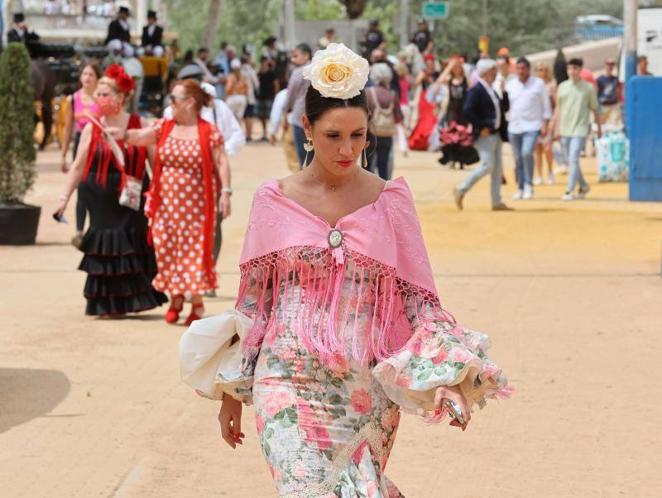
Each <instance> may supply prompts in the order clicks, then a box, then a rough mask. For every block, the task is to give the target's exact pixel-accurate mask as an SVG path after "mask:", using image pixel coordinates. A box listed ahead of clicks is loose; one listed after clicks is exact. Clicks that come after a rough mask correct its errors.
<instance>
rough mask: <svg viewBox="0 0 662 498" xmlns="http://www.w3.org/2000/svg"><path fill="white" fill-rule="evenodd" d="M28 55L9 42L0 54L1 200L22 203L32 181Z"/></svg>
mask: <svg viewBox="0 0 662 498" xmlns="http://www.w3.org/2000/svg"><path fill="white" fill-rule="evenodd" d="M33 132H34V91H33V89H32V78H31V67H30V56H29V54H28V51H27V49H26V48H25V46H24V45H23V44H22V43H10V44H9V45H7V48H5V50H4V51H3V52H2V55H1V56H0V203H5V204H8V203H16V202H22V201H23V198H24V197H25V194H26V193H27V192H28V191H29V190H30V188H32V185H33V184H34V180H35V168H34V161H35V158H36V153H35V148H34V138H33Z"/></svg>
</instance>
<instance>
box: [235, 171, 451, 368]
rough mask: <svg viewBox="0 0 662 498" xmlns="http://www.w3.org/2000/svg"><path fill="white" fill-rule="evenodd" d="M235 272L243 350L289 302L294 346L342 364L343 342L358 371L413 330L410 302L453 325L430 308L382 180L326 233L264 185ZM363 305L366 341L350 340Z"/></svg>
mask: <svg viewBox="0 0 662 498" xmlns="http://www.w3.org/2000/svg"><path fill="white" fill-rule="evenodd" d="M332 230H339V231H340V233H341V234H342V241H341V243H340V245H338V246H337V247H334V245H336V244H333V243H332V239H331V238H330V237H329V234H330V232H331V231H332ZM336 242H337V241H336ZM240 269H241V277H242V278H241V285H240V289H239V296H238V299H237V306H238V307H242V311H243V312H245V313H247V314H249V315H251V316H252V317H253V318H255V319H256V320H255V325H254V326H253V328H252V330H251V331H250V332H249V334H248V336H247V338H246V341H245V342H244V344H243V347H244V348H248V349H246V350H245V351H246V352H247V351H248V350H250V348H255V347H259V345H260V344H261V342H262V339H263V337H264V333H265V330H266V329H267V328H268V326H269V324H270V322H271V321H272V320H274V319H276V315H277V314H282V315H285V314H286V313H285V311H283V309H284V308H285V307H286V306H287V308H288V309H290V310H291V309H292V306H293V303H295V304H294V306H296V307H295V308H294V309H295V310H296V311H297V312H296V313H294V317H295V318H294V319H296V320H298V322H299V325H300V327H299V330H300V331H301V333H302V334H303V336H302V340H303V343H304V345H305V346H306V348H307V349H308V350H309V351H310V352H311V353H316V354H317V355H318V356H319V357H320V359H321V360H322V361H323V362H325V363H327V364H329V365H333V364H337V363H338V362H339V361H342V360H341V359H342V358H345V356H346V353H347V351H346V345H347V344H348V343H349V344H351V345H352V347H351V351H350V353H351V356H352V358H353V359H354V360H357V361H359V362H360V363H362V364H364V365H366V364H368V363H370V362H371V361H372V360H373V359H376V360H378V361H382V360H384V359H386V358H389V357H390V356H392V355H393V354H396V353H397V352H399V351H401V350H402V349H403V347H404V346H405V343H406V342H407V340H409V339H410V338H411V336H412V333H413V330H412V321H411V319H412V317H407V316H406V313H405V304H406V303H407V302H410V300H412V299H413V300H414V301H416V302H417V304H418V306H416V307H415V308H416V309H417V310H421V312H422V313H425V314H426V318H427V319H429V318H430V312H432V313H433V314H434V315H436V317H435V318H438V319H442V320H444V321H448V322H451V323H455V320H454V319H453V317H452V316H450V315H449V314H448V313H447V312H445V311H444V310H443V308H442V307H441V305H440V303H439V299H438V297H437V292H436V289H435V284H434V279H433V276H432V269H431V267H430V262H429V260H428V256H427V251H426V249H425V246H424V243H423V239H422V235H421V229H420V225H419V222H418V218H417V216H416V210H415V207H414V202H413V198H412V195H411V192H410V190H409V187H408V185H407V183H406V181H405V180H404V179H403V178H398V179H396V180H393V181H389V182H387V183H386V185H385V187H384V190H383V191H382V193H381V194H380V196H379V197H378V198H377V200H376V201H375V202H373V203H372V204H369V205H366V206H363V207H361V208H359V209H358V210H356V211H354V212H352V213H350V214H348V215H346V216H344V217H343V218H341V219H340V220H338V222H337V223H336V226H335V227H331V226H330V225H329V224H328V222H327V221H326V220H324V219H322V218H320V217H317V216H315V215H313V214H312V213H311V212H309V211H308V210H306V209H305V208H304V207H303V206H301V205H299V204H298V203H297V202H295V201H293V200H291V199H289V198H288V197H286V196H285V195H284V194H283V193H282V192H281V190H280V188H279V185H278V182H277V181H276V180H271V181H269V182H267V183H266V184H264V185H263V186H262V187H260V188H259V189H258V191H257V192H256V194H255V198H254V200H253V207H252V211H251V215H250V220H249V223H248V227H247V232H246V238H245V242H244V248H243V251H242V255H241V260H240ZM256 289H259V295H257V296H255V295H254V294H255V290H256ZM249 293H251V294H252V295H251V298H250V299H247V294H249ZM346 296H354V297H353V299H352V300H351V301H348V300H347V299H346ZM282 301H287V302H285V303H284V302H282ZM246 303H251V304H250V308H251V309H247V304H246ZM366 305H368V306H369V307H370V308H371V309H372V310H373V315H372V326H371V330H372V331H373V335H372V337H368V338H360V337H356V336H353V335H352V330H353V329H354V327H353V325H354V323H353V320H354V319H356V316H358V313H353V311H354V310H359V309H361V308H362V307H363V306H366ZM278 310H281V313H279V311H278ZM287 316H288V317H289V319H292V318H291V315H290V314H287ZM352 317H354V318H352ZM281 319H283V318H282V316H281ZM424 321H425V320H424V319H421V320H420V322H421V323H422V322H424ZM348 341H349V342H348Z"/></svg>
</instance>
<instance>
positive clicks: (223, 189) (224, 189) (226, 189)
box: [221, 187, 232, 195]
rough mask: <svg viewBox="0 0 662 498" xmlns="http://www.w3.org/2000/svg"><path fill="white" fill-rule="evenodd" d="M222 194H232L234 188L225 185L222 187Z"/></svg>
mask: <svg viewBox="0 0 662 498" xmlns="http://www.w3.org/2000/svg"><path fill="white" fill-rule="evenodd" d="M221 194H230V195H232V189H231V188H230V187H223V188H222V189H221Z"/></svg>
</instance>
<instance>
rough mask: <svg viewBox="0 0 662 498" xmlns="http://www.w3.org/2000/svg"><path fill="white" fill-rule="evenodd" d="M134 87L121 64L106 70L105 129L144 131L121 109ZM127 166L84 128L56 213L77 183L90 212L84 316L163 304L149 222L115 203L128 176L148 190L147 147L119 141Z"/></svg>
mask: <svg viewBox="0 0 662 498" xmlns="http://www.w3.org/2000/svg"><path fill="white" fill-rule="evenodd" d="M133 87H134V83H133V80H132V79H131V77H130V76H128V75H126V73H124V70H123V69H122V68H121V67H119V66H115V65H113V66H110V67H109V68H108V70H107V71H106V75H105V76H104V77H103V78H102V79H101V80H99V83H98V86H97V104H98V105H99V108H100V110H101V114H102V118H101V121H102V124H103V125H104V126H114V127H120V128H122V129H133V128H141V127H143V126H144V125H143V123H141V119H140V117H139V116H138V115H129V114H128V113H126V112H125V111H124V102H125V100H126V99H127V98H128V97H129V96H130V95H131V93H132V91H133ZM119 145H120V147H121V149H122V151H123V154H124V163H125V166H124V168H122V167H121V166H120V165H118V164H117V161H116V159H115V157H114V156H113V152H112V150H111V148H110V146H109V144H108V143H107V142H106V140H105V139H104V135H103V133H102V130H101V129H100V128H99V126H97V125H96V124H93V123H89V124H88V125H87V126H86V127H85V129H84V130H83V134H82V136H81V143H80V151H81V153H80V154H79V155H78V156H77V159H76V160H75V161H74V163H73V165H72V168H71V171H70V174H69V182H68V185H67V190H66V192H65V194H64V195H63V196H62V197H61V198H60V200H61V201H62V202H61V204H60V206H59V207H58V209H57V210H56V212H55V214H56V215H61V214H62V213H63V212H64V210H65V209H66V207H67V204H68V201H69V197H70V196H71V193H72V192H73V191H74V190H75V188H76V187H77V185H78V184H79V183H80V185H81V189H80V191H79V192H80V194H79V195H81V196H83V200H84V201H85V203H86V205H87V206H88V209H89V212H90V227H89V229H88V231H87V232H86V233H85V235H84V236H83V240H82V243H81V247H80V249H81V251H83V252H84V253H85V256H84V257H83V260H82V261H81V263H80V266H79V269H80V270H83V271H84V272H86V273H87V280H86V282H85V291H84V294H85V298H86V299H87V308H86V310H85V314H87V315H105V316H113V315H124V314H126V313H135V312H139V311H145V310H149V309H152V308H155V307H156V306H159V305H161V304H163V303H164V302H166V301H167V299H166V297H165V295H164V294H162V293H160V292H156V291H155V290H154V289H153V287H152V279H153V278H154V276H155V274H156V261H155V258H154V250H153V249H152V248H151V247H150V246H149V244H148V243H147V220H146V218H145V215H144V213H143V209H142V207H143V206H141V209H140V210H138V211H135V210H133V209H131V208H129V207H125V206H122V205H120V204H119V195H120V192H121V190H122V186H123V185H124V183H125V182H126V176H127V175H130V176H132V177H135V178H137V179H139V180H141V181H142V182H143V190H146V188H147V177H146V175H145V163H146V159H147V149H145V148H144V147H135V146H127V145H125V144H123V143H121V142H120V143H119Z"/></svg>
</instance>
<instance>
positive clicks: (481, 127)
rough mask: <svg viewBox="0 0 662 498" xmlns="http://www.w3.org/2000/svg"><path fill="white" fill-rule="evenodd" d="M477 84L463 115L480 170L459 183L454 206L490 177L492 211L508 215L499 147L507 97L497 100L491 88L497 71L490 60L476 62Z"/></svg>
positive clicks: (505, 128) (504, 124)
mask: <svg viewBox="0 0 662 498" xmlns="http://www.w3.org/2000/svg"><path fill="white" fill-rule="evenodd" d="M476 72H477V76H478V82H477V83H476V85H474V86H473V87H471V88H470V89H469V91H468V92H467V98H466V100H465V102H464V108H463V111H464V115H465V116H466V119H467V120H468V121H469V122H470V123H471V125H472V128H473V134H474V147H476V150H477V151H478V155H479V156H480V166H479V167H478V168H476V170H475V171H473V172H472V173H471V175H469V176H468V177H467V178H466V179H465V180H464V181H463V182H461V183H460V184H459V185H458V186H457V187H456V188H455V189H454V191H453V196H454V198H455V204H456V205H457V208H458V209H460V210H461V209H462V208H463V204H462V202H463V200H464V196H465V195H466V193H467V192H469V190H470V189H471V188H472V187H473V186H474V185H475V184H476V182H478V180H480V179H481V178H482V177H484V176H485V175H487V174H488V173H489V174H490V178H491V187H490V194H491V197H492V211H509V210H511V208H509V207H508V206H506V205H505V204H504V203H503V202H502V201H501V177H502V162H501V144H502V139H503V137H504V136H505V135H506V134H507V129H508V126H507V124H506V119H505V114H506V112H508V109H509V107H510V104H509V101H508V93H507V92H505V91H504V92H503V96H502V97H499V96H498V95H497V93H496V92H495V91H494V88H492V84H493V83H494V80H495V79H496V75H497V68H496V62H495V61H494V60H493V59H480V60H479V61H478V62H477V64H476Z"/></svg>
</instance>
